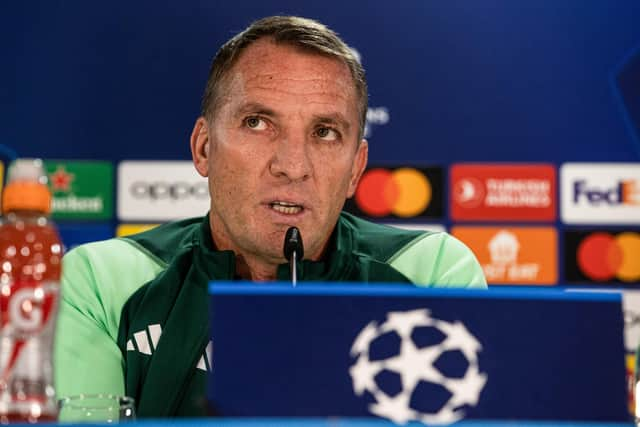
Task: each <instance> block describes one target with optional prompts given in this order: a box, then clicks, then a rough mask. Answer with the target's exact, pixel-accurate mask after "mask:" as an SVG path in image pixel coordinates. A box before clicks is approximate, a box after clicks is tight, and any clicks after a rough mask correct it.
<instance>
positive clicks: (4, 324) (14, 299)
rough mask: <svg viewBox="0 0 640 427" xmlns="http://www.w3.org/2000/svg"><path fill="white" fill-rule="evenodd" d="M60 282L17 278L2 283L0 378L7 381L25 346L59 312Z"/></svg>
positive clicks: (0, 302)
mask: <svg viewBox="0 0 640 427" xmlns="http://www.w3.org/2000/svg"><path fill="white" fill-rule="evenodd" d="M59 289H60V285H59V284H58V283H57V282H53V281H49V282H35V281H17V282H14V283H13V284H9V285H7V284H5V285H1V286H0V313H2V315H1V317H0V330H1V334H0V335H1V336H2V339H3V344H6V345H5V346H4V348H3V349H2V351H1V353H0V363H1V366H0V368H1V370H0V379H1V380H7V379H8V377H9V376H10V375H11V372H12V369H13V367H14V365H15V364H16V362H17V360H18V359H19V358H20V356H21V353H22V352H23V350H24V349H25V345H26V344H27V342H28V341H29V340H30V339H31V338H33V337H37V336H38V335H39V334H40V333H41V332H42V331H43V329H45V327H47V325H48V324H49V323H50V322H51V319H52V316H54V315H55V313H56V308H57V306H56V305H57V302H58V293H59Z"/></svg>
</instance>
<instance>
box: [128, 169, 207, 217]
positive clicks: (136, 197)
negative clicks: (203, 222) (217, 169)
mask: <svg viewBox="0 0 640 427" xmlns="http://www.w3.org/2000/svg"><path fill="white" fill-rule="evenodd" d="M209 206H210V197H209V187H208V183H207V179H206V178H203V177H201V176H200V175H198V173H197V172H196V170H195V168H194V166H193V163H191V162H189V161H159V162H158V161H123V162H121V163H120V164H119V165H118V219H119V220H120V221H153V222H161V221H170V220H176V219H183V218H189V217H194V216H202V215H204V214H205V213H206V212H207V211H208V210H209Z"/></svg>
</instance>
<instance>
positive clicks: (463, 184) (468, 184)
mask: <svg viewBox="0 0 640 427" xmlns="http://www.w3.org/2000/svg"><path fill="white" fill-rule="evenodd" d="M485 195H486V193H485V190H484V185H483V184H482V182H481V181H480V180H479V179H476V178H463V179H461V180H459V181H458V182H456V184H455V188H454V189H453V197H454V198H455V200H456V202H457V203H458V204H459V205H460V206H462V207H464V208H476V207H478V206H480V205H481V204H482V202H484V197H485Z"/></svg>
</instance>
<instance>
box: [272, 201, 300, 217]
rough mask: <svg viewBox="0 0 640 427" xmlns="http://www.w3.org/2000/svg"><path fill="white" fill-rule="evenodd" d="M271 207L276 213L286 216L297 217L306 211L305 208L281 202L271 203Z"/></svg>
mask: <svg viewBox="0 0 640 427" xmlns="http://www.w3.org/2000/svg"><path fill="white" fill-rule="evenodd" d="M269 207H271V209H273V210H274V211H276V212H278V213H281V214H285V215H295V214H298V213H300V212H302V211H303V210H304V207H303V206H302V205H297V204H295V203H289V202H281V201H275V202H271V203H269Z"/></svg>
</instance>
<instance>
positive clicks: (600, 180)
mask: <svg viewBox="0 0 640 427" xmlns="http://www.w3.org/2000/svg"><path fill="white" fill-rule="evenodd" d="M560 179H561V185H562V202H561V207H562V209H561V215H562V220H563V221H564V222H566V223H575V224H588V223H591V224H638V223H640V163H566V164H564V165H562V167H561V168H560Z"/></svg>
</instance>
